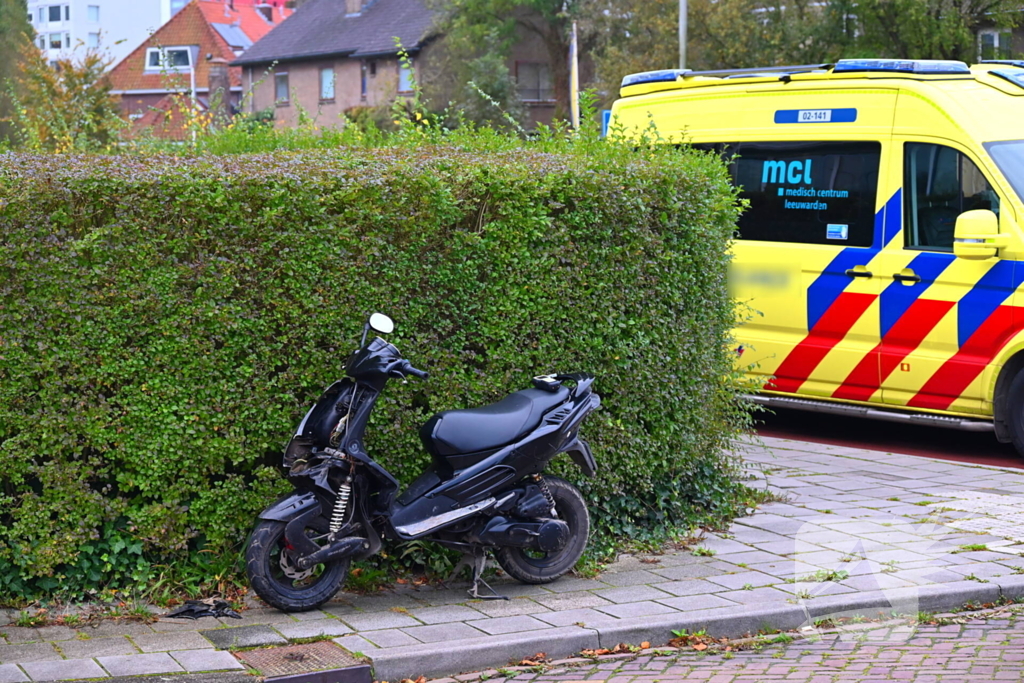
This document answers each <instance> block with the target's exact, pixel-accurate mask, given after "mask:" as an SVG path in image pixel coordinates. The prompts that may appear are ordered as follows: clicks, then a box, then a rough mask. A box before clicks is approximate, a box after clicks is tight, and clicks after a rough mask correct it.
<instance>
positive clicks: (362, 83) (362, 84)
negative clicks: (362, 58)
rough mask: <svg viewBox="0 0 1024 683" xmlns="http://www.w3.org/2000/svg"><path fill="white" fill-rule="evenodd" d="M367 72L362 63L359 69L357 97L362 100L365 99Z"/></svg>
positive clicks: (364, 64)
mask: <svg viewBox="0 0 1024 683" xmlns="http://www.w3.org/2000/svg"><path fill="white" fill-rule="evenodd" d="M368 72H369V67H368V66H367V65H366V62H363V63H362V66H361V67H360V69H359V96H360V97H361V98H363V99H364V100H365V99H366V90H367V88H366V74H367V73H368Z"/></svg>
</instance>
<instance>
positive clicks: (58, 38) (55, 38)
mask: <svg viewBox="0 0 1024 683" xmlns="http://www.w3.org/2000/svg"><path fill="white" fill-rule="evenodd" d="M62 47H64V34H63V33H51V34H50V49H51V50H59V49H61V48H62Z"/></svg>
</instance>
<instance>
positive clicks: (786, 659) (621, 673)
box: [434, 614, 1024, 683]
mask: <svg viewBox="0 0 1024 683" xmlns="http://www.w3.org/2000/svg"><path fill="white" fill-rule="evenodd" d="M1015 622H1016V616H1010V615H1005V614H1003V615H1000V616H999V617H998V618H989V619H977V620H972V621H969V622H967V623H966V624H963V625H959V624H954V625H948V626H927V625H924V626H919V627H918V628H917V630H916V631H915V632H913V633H911V634H909V635H898V636H886V635H885V634H884V633H883V634H882V635H880V636H878V635H875V636H872V634H878V633H879V631H869V632H866V634H865V635H866V638H865V639H864V640H863V641H862V642H858V641H857V639H856V637H855V635H853V634H850V633H845V634H842V635H836V634H826V635H825V636H824V637H823V638H822V639H821V640H818V641H817V642H811V641H808V640H803V639H797V640H795V641H793V642H792V643H789V644H786V645H781V646H780V645H772V646H768V647H766V648H764V649H763V650H762V651H754V650H744V651H740V652H736V653H733V655H732V657H731V658H728V659H727V658H726V657H727V655H721V654H717V655H702V654H698V653H696V652H694V653H685V654H673V655H669V656H656V655H648V656H640V657H638V658H637V659H635V660H632V661H628V662H625V663H623V662H614V661H612V662H605V663H602V664H598V665H596V666H589V667H587V666H584V667H580V668H575V669H562V670H559V669H554V670H552V671H549V672H545V673H539V674H531V673H520V674H518V675H516V676H515V677H514V678H511V679H505V678H502V677H501V676H500V673H498V674H496V675H493V676H492V677H490V678H488V679H487V683H503V681H505V680H509V681H515V682H516V683H568V682H570V681H572V682H593V683H598V682H600V683H675V682H677V681H704V682H705V683H767V682H769V681H788V682H790V683H846V682H850V683H874V682H875V681H903V682H905V683H943V682H946V681H948V682H950V683H952V682H956V683H986V682H988V681H992V682H993V683H996V682H1000V683H1005V682H1006V681H1021V680H1024V644H1022V639H1021V631H1020V630H1019V628H1018V627H1017V626H1016V623H1015ZM469 678H470V677H468V676H460V677H459V679H461V680H467V679H469ZM434 683H455V680H454V679H441V680H438V681H435V682H434Z"/></svg>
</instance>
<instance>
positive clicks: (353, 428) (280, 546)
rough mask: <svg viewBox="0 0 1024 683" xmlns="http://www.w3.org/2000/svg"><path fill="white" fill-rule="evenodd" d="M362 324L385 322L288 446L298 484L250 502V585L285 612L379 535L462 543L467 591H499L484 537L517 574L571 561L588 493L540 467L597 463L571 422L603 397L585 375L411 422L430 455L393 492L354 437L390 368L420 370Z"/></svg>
mask: <svg viewBox="0 0 1024 683" xmlns="http://www.w3.org/2000/svg"><path fill="white" fill-rule="evenodd" d="M371 329H372V330H374V331H376V332H379V333H381V334H388V333H390V332H391V331H392V330H393V329H394V325H393V323H392V321H391V319H390V318H388V317H387V316H386V315H383V314H380V313H374V314H373V315H371V316H370V318H369V320H368V321H367V323H366V325H365V327H364V329H363V339H362V342H361V343H360V348H359V349H358V350H357V351H356V352H355V353H354V354H352V356H351V357H350V358H349V359H348V362H347V364H346V367H345V374H346V377H345V378H344V379H342V380H340V381H338V382H335V383H334V384H332V385H331V386H330V387H329V388H328V389H327V390H326V391H325V392H324V393H323V395H321V396H320V398H319V400H318V401H317V402H316V404H315V405H314V406H313V407H312V408H311V409H310V410H309V412H308V413H306V417H305V418H303V420H302V423H301V424H299V427H298V430H297V431H296V432H295V436H293V437H292V439H291V442H290V443H289V444H288V447H287V449H286V450H285V454H284V466H285V468H287V470H288V479H289V481H290V482H291V483H292V485H293V486H294V487H295V491H294V492H293V493H291V494H290V495H287V496H284V497H282V498H281V499H279V500H278V501H277V502H275V503H274V504H273V505H271V506H270V507H268V508H267V509H266V510H264V511H263V512H262V513H260V521H259V523H258V524H257V525H256V528H255V529H254V530H253V532H252V535H251V536H250V539H249V545H248V548H247V550H246V571H247V573H248V576H249V582H250V584H251V585H252V587H253V589H254V590H255V591H256V593H257V595H259V596H260V597H261V598H263V600H265V601H266V602H267V603H269V604H271V605H273V606H274V607H277V608H278V609H281V610H284V611H287V612H299V611H303V610H310V609H314V608H316V607H318V606H320V605H322V604H323V603H325V602H327V601H328V600H329V599H330V598H331V596H333V595H334V594H335V592H337V590H338V588H339V587H340V586H341V585H342V582H343V580H344V579H345V576H346V575H347V574H348V569H349V564H350V563H351V562H352V561H353V560H360V559H365V558H367V557H370V556H372V555H374V554H375V553H377V552H378V551H379V550H380V548H381V536H384V537H386V538H389V539H398V540H413V539H428V540H431V541H434V542H436V543H439V544H441V545H443V546H445V547H448V548H453V549H456V550H459V551H461V552H462V553H463V560H462V562H460V563H459V566H458V567H457V568H456V571H455V573H454V574H453V577H454V576H455V575H456V574H458V572H459V570H460V569H461V568H462V567H463V566H464V565H468V566H470V567H471V568H472V572H473V584H472V588H471V589H470V591H469V594H470V595H471V596H472V597H474V598H480V599H507V598H503V597H502V596H500V595H497V594H496V593H495V592H494V591H493V589H491V588H490V586H488V585H487V584H486V583H485V582H484V581H483V579H482V578H481V574H482V573H483V568H484V561H485V557H486V551H487V549H489V548H490V549H494V550H495V554H496V557H497V560H498V564H500V565H501V567H502V569H504V570H505V571H506V572H507V573H508V574H509V575H510V576H512V577H513V578H515V579H517V580H519V581H521V582H523V583H535V584H536V583H549V582H551V581H554V580H555V579H557V578H558V577H560V576H562V575H563V574H565V573H566V572H568V571H569V570H571V569H572V568H573V566H574V565H575V564H576V562H577V560H579V558H580V556H581V555H582V554H583V550H584V549H585V548H586V545H587V536H588V534H589V531H590V515H589V513H588V512H587V505H586V503H585V502H584V500H583V496H582V495H581V494H580V492H579V490H578V489H577V488H576V487H575V486H573V485H572V484H570V483H569V482H567V481H565V480H563V479H558V478H556V477H543V476H541V473H542V472H543V470H544V468H545V466H546V465H547V464H548V462H550V461H551V459H552V458H554V457H555V456H556V455H558V454H559V453H566V454H568V455H569V457H571V458H572V460H573V462H575V463H576V464H577V465H578V466H579V467H580V469H581V470H583V473H584V474H585V475H587V476H588V477H590V476H593V475H594V472H595V470H596V469H597V465H596V463H595V461H594V456H593V455H592V454H591V452H590V447H589V446H588V445H587V442H586V441H584V440H582V439H580V438H579V435H578V434H579V428H580V423H581V422H582V421H583V418H584V417H586V416H587V415H589V414H590V412H591V411H593V410H594V409H596V408H597V407H598V406H599V405H600V404H601V399H600V398H599V397H598V395H597V394H595V393H594V392H593V391H592V390H591V384H592V383H593V381H594V376H593V375H589V374H584V373H579V374H571V375H554V376H552V375H546V376H541V377H535V378H534V380H533V384H534V388H532V389H525V390H523V391H517V392H516V393H514V394H511V395H509V396H506V397H505V398H504V399H502V400H501V401H498V402H497V403H493V404H491V405H488V406H484V407H482V408H471V409H468V410H449V411H445V412H443V413H438V414H437V415H435V416H433V417H432V418H430V420H428V421H427V423H426V424H424V425H423V427H422V428H421V429H420V438H421V439H422V441H423V445H424V446H425V447H426V449H427V451H428V452H429V453H430V455H431V458H432V464H431V465H430V466H429V467H428V468H427V470H426V471H425V472H424V473H423V474H421V475H420V476H419V477H418V478H417V479H416V480H415V481H414V482H413V483H412V484H410V485H409V488H408V489H406V490H405V492H404V493H402V494H401V495H399V484H398V481H397V480H396V479H395V478H394V477H393V476H391V474H390V473H389V472H388V471H387V470H385V469H384V468H383V467H381V466H380V465H378V464H377V463H376V462H374V461H373V459H372V458H370V456H369V454H367V452H366V450H365V449H364V447H363V431H364V429H365V427H366V422H367V420H368V419H369V416H370V412H371V411H372V410H373V406H374V403H375V402H376V400H377V397H378V396H380V393H381V391H382V390H383V389H384V386H385V385H386V384H387V382H388V379H390V378H401V379H404V378H405V377H407V376H409V375H412V376H413V377H418V378H420V379H426V378H427V373H426V372H424V371H423V370H417V369H416V368H414V367H413V366H412V365H411V364H410V363H409V361H407V360H405V359H404V358H402V356H401V354H400V353H399V352H398V349H397V348H395V347H394V345H392V344H390V343H388V342H386V341H384V340H383V339H381V338H380V337H374V338H373V339H372V340H370V342H369V343H367V342H366V337H367V333H368V332H369V330H371ZM566 383H568V384H571V385H572V387H571V388H570V387H568V386H566ZM481 586H483V587H484V588H486V589H487V591H488V592H486V593H481V592H480V587H481Z"/></svg>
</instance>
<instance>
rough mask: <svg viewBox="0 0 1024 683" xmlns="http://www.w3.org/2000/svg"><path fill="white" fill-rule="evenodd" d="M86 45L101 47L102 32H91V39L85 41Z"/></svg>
mask: <svg viewBox="0 0 1024 683" xmlns="http://www.w3.org/2000/svg"><path fill="white" fill-rule="evenodd" d="M85 46H86V47H99V46H100V34H99V33H90V34H89V39H88V40H87V41H86V43H85Z"/></svg>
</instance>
